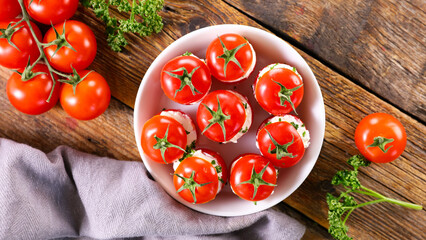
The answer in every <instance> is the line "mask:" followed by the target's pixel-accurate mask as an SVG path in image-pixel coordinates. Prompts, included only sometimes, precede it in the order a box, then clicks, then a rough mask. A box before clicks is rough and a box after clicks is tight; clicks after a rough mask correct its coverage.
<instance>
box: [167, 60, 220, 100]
mask: <svg viewBox="0 0 426 240" xmlns="http://www.w3.org/2000/svg"><path fill="white" fill-rule="evenodd" d="M211 85H212V80H211V75H210V71H209V69H208V67H207V65H206V64H205V63H204V61H203V60H201V59H199V58H198V57H196V56H195V55H192V54H189V55H188V54H184V55H182V56H179V57H176V58H173V59H172V60H170V61H169V62H167V63H166V65H164V67H163V70H162V71H161V88H162V89H163V91H164V93H165V94H166V96H167V97H168V98H170V99H171V100H173V101H175V102H177V103H180V104H194V103H196V102H198V101H200V100H201V99H202V98H203V97H204V96H206V95H207V93H208V92H209V90H210V87H211Z"/></svg>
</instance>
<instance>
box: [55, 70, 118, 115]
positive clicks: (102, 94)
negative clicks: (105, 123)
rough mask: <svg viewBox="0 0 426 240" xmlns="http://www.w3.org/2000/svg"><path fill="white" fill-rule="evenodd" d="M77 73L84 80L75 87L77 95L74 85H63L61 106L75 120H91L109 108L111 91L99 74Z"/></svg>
mask: <svg viewBox="0 0 426 240" xmlns="http://www.w3.org/2000/svg"><path fill="white" fill-rule="evenodd" d="M77 73H78V75H79V76H80V77H81V78H84V80H83V81H81V82H80V83H78V85H77V86H76V87H75V93H74V91H73V86H72V85H70V84H67V83H65V84H62V87H61V91H60V101H61V106H62V108H63V109H64V110H65V112H67V113H68V115H70V116H71V117H73V118H75V119H79V120H91V119H94V118H96V117H98V116H99V115H101V114H102V113H103V112H105V110H106V109H107V108H108V105H109V101H110V99H111V91H110V89H109V86H108V83H107V82H106V81H105V78H103V77H102V76H101V75H100V74H99V73H97V72H94V71H88V70H83V71H78V72H77ZM74 77H75V75H74Z"/></svg>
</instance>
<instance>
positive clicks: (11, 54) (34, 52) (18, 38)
mask: <svg viewBox="0 0 426 240" xmlns="http://www.w3.org/2000/svg"><path fill="white" fill-rule="evenodd" d="M0 8H1V7H0ZM19 20H20V19H14V20H13V22H10V21H0V28H1V29H6V28H7V26H8V25H9V24H12V25H13V24H14V23H15V22H18V21H19ZM31 26H32V28H33V29H34V32H35V34H36V36H37V38H38V39H39V40H40V41H41V38H42V36H41V32H40V29H39V28H38V27H37V26H36V25H35V24H34V23H33V22H31ZM20 27H22V28H21V29H19V30H17V31H16V32H15V33H13V35H12V38H11V42H12V43H13V44H14V45H15V46H16V48H15V46H13V45H11V44H10V43H9V42H8V41H7V39H6V38H0V65H1V66H3V67H7V68H12V69H18V68H24V67H26V66H27V63H28V58H30V60H31V63H33V62H35V61H36V60H37V59H38V57H39V56H40V51H39V49H38V47H37V43H36V41H35V39H34V38H33V37H32V34H31V31H30V29H29V27H28V24H27V23H26V22H25V21H24V22H21V23H20V24H18V25H17V26H16V27H14V29H18V28H20ZM2 35H3V34H2V33H1V32H0V36H2ZM17 48H18V49H19V50H18V49H17Z"/></svg>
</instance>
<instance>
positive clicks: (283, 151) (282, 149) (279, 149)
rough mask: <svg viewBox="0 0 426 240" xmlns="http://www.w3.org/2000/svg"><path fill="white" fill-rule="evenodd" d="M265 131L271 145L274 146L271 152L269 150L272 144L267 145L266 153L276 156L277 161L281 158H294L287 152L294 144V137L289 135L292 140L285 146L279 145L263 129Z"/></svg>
mask: <svg viewBox="0 0 426 240" xmlns="http://www.w3.org/2000/svg"><path fill="white" fill-rule="evenodd" d="M265 131H266V132H267V133H268V135H269V138H270V139H271V141H272V144H273V145H274V146H275V148H274V149H273V150H271V148H272V144H270V145H269V148H268V153H270V154H277V155H276V157H277V159H278V160H280V159H281V158H283V157H289V158H294V157H295V156H294V155H293V154H292V153H289V152H288V147H289V146H290V145H291V144H293V143H294V135H293V134H291V136H292V137H293V139H292V140H291V141H290V142H288V143H286V144H282V145H281V144H279V143H278V142H277V141H276V140H275V139H274V138H273V137H272V135H271V133H270V132H269V131H268V130H267V129H265Z"/></svg>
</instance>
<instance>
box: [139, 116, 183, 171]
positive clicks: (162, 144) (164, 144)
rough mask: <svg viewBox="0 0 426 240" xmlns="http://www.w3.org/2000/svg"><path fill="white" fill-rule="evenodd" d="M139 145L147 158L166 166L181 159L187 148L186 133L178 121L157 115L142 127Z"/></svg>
mask: <svg viewBox="0 0 426 240" xmlns="http://www.w3.org/2000/svg"><path fill="white" fill-rule="evenodd" d="M141 144H142V149H143V151H144V153H145V154H146V155H147V156H148V157H149V158H151V159H152V160H153V161H155V162H158V163H165V164H167V163H171V162H174V161H176V160H178V159H179V158H181V157H183V154H184V153H185V148H186V146H187V133H186V131H185V128H184V127H183V125H182V124H181V123H180V122H179V121H177V120H176V119H174V118H172V117H170V116H164V115H160V114H159V115H155V116H154V117H152V118H150V119H149V120H148V121H146V122H145V124H144V125H143V128H142V134H141Z"/></svg>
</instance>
